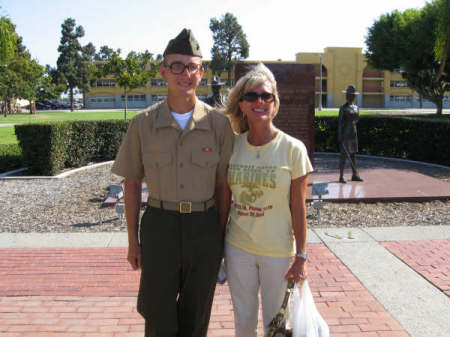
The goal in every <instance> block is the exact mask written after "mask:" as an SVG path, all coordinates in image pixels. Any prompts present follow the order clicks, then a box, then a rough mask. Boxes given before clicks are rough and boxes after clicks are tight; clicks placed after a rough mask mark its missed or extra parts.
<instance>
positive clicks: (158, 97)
mask: <svg viewBox="0 0 450 337" xmlns="http://www.w3.org/2000/svg"><path fill="white" fill-rule="evenodd" d="M166 98H167V96H166V95H152V102H161V101H164V100H165V99H166Z"/></svg>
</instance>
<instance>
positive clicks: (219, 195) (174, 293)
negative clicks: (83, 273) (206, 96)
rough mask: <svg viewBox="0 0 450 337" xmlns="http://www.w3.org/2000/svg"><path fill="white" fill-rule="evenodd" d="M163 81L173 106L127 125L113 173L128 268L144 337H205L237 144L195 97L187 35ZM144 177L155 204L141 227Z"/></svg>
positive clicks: (197, 61) (167, 56) (196, 67)
mask: <svg viewBox="0 0 450 337" xmlns="http://www.w3.org/2000/svg"><path fill="white" fill-rule="evenodd" d="M160 72H161V76H162V78H163V79H164V80H165V81H166V82H167V86H168V96H167V100H166V101H164V102H162V103H160V104H156V105H153V106H151V107H149V108H147V109H146V110H145V111H143V112H142V113H140V114H138V115H136V116H135V117H134V118H133V119H132V120H131V121H130V125H129V128H128V131H127V134H126V136H125V138H124V140H123V143H122V145H121V147H120V150H119V153H118V155H117V158H116V161H115V163H114V165H113V168H112V172H113V173H115V174H118V175H120V176H123V177H125V184H124V189H125V212H126V219H127V226H128V241H129V247H128V261H129V263H130V264H131V266H132V267H133V269H135V270H136V269H139V268H142V273H141V282H140V288H139V294H138V306H137V308H138V311H139V313H140V314H141V315H142V316H143V317H144V318H145V336H146V337H149V336H151V337H174V336H179V337H184V336H185V337H188V336H189V337H193V336H195V337H203V336H206V333H207V330H208V323H209V316H210V313H211V305H212V300H213V296H214V290H215V284H216V279H217V272H218V269H219V265H220V260H221V257H222V253H223V232H224V227H225V224H226V220H227V217H228V210H229V203H230V193H229V189H228V187H227V182H226V181H227V179H226V176H227V169H228V161H229V158H230V156H231V151H232V146H233V140H234V135H233V132H232V130H231V126H230V123H229V121H228V119H227V118H226V117H225V116H223V115H221V114H220V113H218V112H216V111H215V110H213V109H212V108H211V107H210V106H209V105H206V104H205V103H203V102H201V101H199V100H198V99H197V97H196V94H195V89H196V88H197V86H198V85H199V83H200V80H201V78H202V76H203V73H204V69H203V68H202V54H201V51H200V46H199V44H198V42H197V40H196V39H195V37H194V36H193V34H192V32H191V31H190V30H187V29H184V30H183V31H182V32H181V33H180V34H179V35H178V36H177V37H176V38H175V39H172V40H170V42H169V43H168V45H167V47H166V50H165V51H164V64H163V65H162V66H161V68H160ZM144 177H145V179H146V182H147V186H148V190H149V197H148V202H147V208H146V210H145V212H144V215H143V216H142V219H141V224H140V226H138V221H139V210H140V205H141V182H142V179H143V178H144ZM138 228H139V234H140V235H139V237H138Z"/></svg>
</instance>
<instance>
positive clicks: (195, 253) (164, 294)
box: [137, 207, 223, 337]
mask: <svg viewBox="0 0 450 337" xmlns="http://www.w3.org/2000/svg"><path fill="white" fill-rule="evenodd" d="M140 242H141V250H142V273H141V281H140V287H139V294H138V301H137V310H138V312H139V313H140V314H141V315H142V316H143V317H144V318H145V320H146V327H145V336H146V337H174V336H177V337H188V336H189V337H206V334H207V331H208V324H209V317H210V314H211V306H212V301H213V297H214V290H215V287H216V281H217V273H218V270H219V266H220V260H221V257H222V254H223V235H222V231H221V228H220V224H219V216H218V213H217V209H216V208H215V207H212V208H210V209H209V210H207V211H205V212H193V213H190V214H180V213H178V212H174V211H167V210H161V209H159V208H153V207H148V208H147V210H146V211H145V213H144V215H143V216H142V219H141V225H140Z"/></svg>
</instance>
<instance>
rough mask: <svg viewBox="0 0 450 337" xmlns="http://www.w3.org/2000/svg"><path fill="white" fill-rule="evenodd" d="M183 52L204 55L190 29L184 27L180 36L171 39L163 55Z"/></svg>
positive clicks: (184, 53)
mask: <svg viewBox="0 0 450 337" xmlns="http://www.w3.org/2000/svg"><path fill="white" fill-rule="evenodd" d="M169 54H183V55H191V56H200V57H202V52H201V50H200V45H199V44H198V41H197V39H196V38H195V37H194V34H193V33H192V31H191V30H190V29H186V28H184V29H183V30H182V31H181V33H180V34H178V36H177V37H176V38H174V39H172V40H170V41H169V43H168V44H167V47H166V50H164V54H163V56H166V55H169Z"/></svg>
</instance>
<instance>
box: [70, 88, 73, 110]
mask: <svg viewBox="0 0 450 337" xmlns="http://www.w3.org/2000/svg"><path fill="white" fill-rule="evenodd" d="M70 111H73V87H70Z"/></svg>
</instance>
